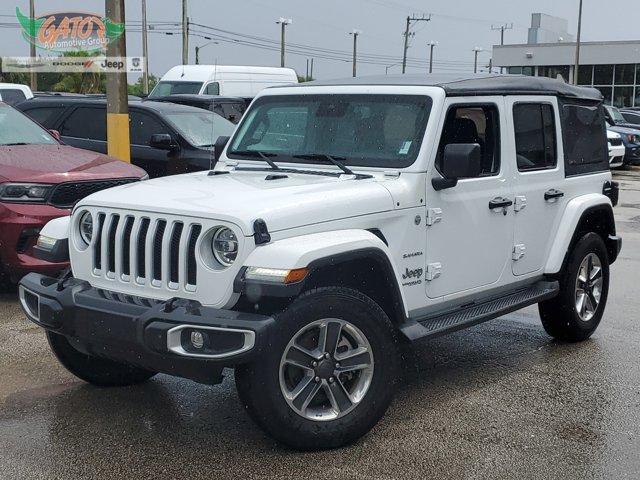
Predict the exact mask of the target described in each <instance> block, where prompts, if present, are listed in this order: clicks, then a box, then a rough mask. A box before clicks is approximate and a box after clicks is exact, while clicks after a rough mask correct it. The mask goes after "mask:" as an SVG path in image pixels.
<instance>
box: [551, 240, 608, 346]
mask: <svg viewBox="0 0 640 480" xmlns="http://www.w3.org/2000/svg"><path fill="white" fill-rule="evenodd" d="M608 292H609V258H608V254H607V249H606V246H605V244H604V241H603V240H602V238H601V237H600V235H598V234H596V233H588V234H586V235H584V236H583V237H582V238H581V239H580V240H579V241H578V242H577V243H576V245H575V247H574V248H573V251H572V252H571V253H570V254H569V259H568V262H567V265H566V268H565V271H564V272H563V274H562V276H561V278H560V293H559V294H558V296H557V297H556V298H554V299H551V300H548V301H546V302H542V303H540V305H539V310H540V317H541V319H542V325H543V326H544V329H545V330H546V331H547V333H548V334H549V335H551V336H552V337H554V338H557V339H558V340H564V341H569V342H579V341H582V340H586V339H588V338H589V337H590V336H591V335H592V334H593V332H594V331H595V330H596V328H598V325H599V324H600V321H601V320H602V315H603V314H604V309H605V305H606V303H607V296H608Z"/></svg>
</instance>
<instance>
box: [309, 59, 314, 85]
mask: <svg viewBox="0 0 640 480" xmlns="http://www.w3.org/2000/svg"><path fill="white" fill-rule="evenodd" d="M309 77H310V78H309V79H310V80H313V58H312V59H311V69H310V70H309Z"/></svg>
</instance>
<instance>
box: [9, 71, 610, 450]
mask: <svg viewBox="0 0 640 480" xmlns="http://www.w3.org/2000/svg"><path fill="white" fill-rule="evenodd" d="M217 152H218V154H220V155H221V161H220V162H218V164H217V165H216V169H215V171H213V172H209V173H195V174H191V175H180V176H176V177H172V178H160V179H155V180H151V181H148V182H142V183H141V184H139V185H136V186H133V187H128V188H118V189H115V190H109V191H106V192H100V193H97V194H94V195H92V196H90V197H89V198H87V199H85V200H83V201H82V202H81V203H80V204H79V205H78V206H77V207H76V209H75V210H74V214H73V217H72V218H71V219H70V220H69V221H68V226H67V228H66V229H59V231H60V232H62V234H61V235H59V236H58V237H48V238H49V240H50V241H49V242H48V243H50V244H51V245H56V244H58V243H64V242H65V241H66V242H67V243H68V245H69V249H70V255H71V261H72V265H73V276H71V275H69V276H68V278H66V279H65V280H63V281H61V282H58V281H55V280H53V279H50V278H46V277H43V276H42V275H34V274H32V275H29V276H27V277H25V278H24V279H23V280H22V282H21V289H20V295H21V299H22V306H23V309H24V311H25V313H26V315H27V316H28V318H29V319H31V320H32V321H33V322H34V323H35V324H37V325H39V326H40V327H42V328H44V329H45V330H46V331H47V335H48V338H49V344H50V345H51V348H52V350H53V352H54V353H55V354H56V356H57V357H58V358H60V359H61V360H62V364H63V365H64V366H65V367H66V368H67V369H68V370H69V371H70V372H72V373H73V374H75V375H76V376H77V377H79V378H81V379H83V380H85V381H87V382H89V383H93V384H96V385H101V386H123V385H132V384H137V383H141V382H144V381H146V380H148V379H149V378H151V377H153V376H154V375H155V374H156V373H157V372H164V373H168V374H171V375H177V376H181V377H186V378H191V379H194V380H197V381H200V382H204V383H211V384H215V383H219V382H220V381H222V373H223V370H224V369H225V368H226V367H231V368H235V382H236V385H237V388H238V392H239V397H240V400H241V402H242V403H243V405H244V407H245V409H246V410H247V411H248V413H249V414H250V416H251V417H252V418H253V419H254V420H255V421H256V422H257V423H258V424H259V425H260V426H261V427H262V428H263V429H264V430H266V431H267V432H268V433H269V434H270V435H272V436H273V437H275V438H276V439H278V440H279V441H281V442H283V443H285V444H287V445H289V446H291V447H293V448H297V449H323V448H335V447H339V446H342V445H345V444H348V443H351V442H353V441H355V440H356V439H358V438H360V437H361V436H362V435H364V434H366V433H367V432H368V431H369V430H370V429H371V428H372V427H373V426H374V425H375V424H376V422H377V421H378V420H379V419H380V418H381V417H382V416H383V415H384V413H385V411H386V409H387V407H388V406H389V404H390V402H391V399H392V397H393V393H394V390H395V387H396V385H397V384H398V383H399V382H401V381H402V378H403V375H402V373H401V371H400V367H401V355H400V344H407V343H410V342H415V341H417V340H424V339H429V338H434V337H437V336H439V335H443V334H446V333H450V332H454V331H457V330H459V329H461V328H465V327H470V326H474V325H477V324H479V323H481V322H484V321H487V320H490V319H494V318H497V317H500V316H502V315H504V314H506V313H509V312H512V311H515V310H518V309H520V308H523V307H526V306H529V305H535V304H539V310H540V314H541V318H542V326H543V327H544V329H545V330H546V331H547V332H548V333H549V334H550V335H551V336H553V337H555V338H557V339H560V340H562V341H565V342H567V341H568V342H579V341H583V340H586V339H588V338H589V337H590V336H591V335H592V334H593V332H594V331H595V330H596V328H597V327H598V325H599V323H600V321H601V320H602V318H603V314H604V309H605V305H606V303H607V295H608V289H609V265H610V264H611V263H613V262H614V261H615V260H616V258H617V256H618V253H619V252H620V249H621V242H622V240H621V238H620V237H619V236H617V235H616V228H615V223H614V216H613V205H615V203H616V202H617V192H618V189H617V184H615V183H613V182H612V181H611V172H610V170H609V161H608V158H607V145H606V132H605V121H604V114H603V110H602V95H601V94H600V92H598V91H597V90H595V89H591V88H581V87H575V86H572V85H567V84H566V83H564V82H562V81H558V80H551V79H543V78H535V79H533V78H528V77H521V76H499V77H496V78H492V77H485V78H472V79H468V78H458V79H455V80H453V79H451V78H450V77H449V78H447V79H440V80H439V79H438V78H437V77H434V76H424V75H423V76H416V77H410V76H398V77H391V76H388V77H387V76H382V78H380V77H376V78H371V79H368V78H366V77H360V78H356V79H349V80H344V81H334V82H328V83H312V84H311V85H305V86H296V87H290V88H287V87H284V88H275V89H266V90H265V91H264V92H262V93H261V94H260V95H259V96H258V97H257V98H256V100H255V101H254V102H253V103H252V104H251V106H250V107H249V110H248V111H247V113H246V115H245V118H244V120H243V121H242V124H241V126H240V128H239V129H238V130H237V131H236V132H235V134H234V136H233V138H232V139H231V140H230V141H229V143H228V146H227V148H226V150H224V151H223V152H221V151H220V150H218V151H217ZM561 152H562V154H561ZM525 207H526V208H525ZM97 232H124V233H122V234H118V235H112V234H111V233H106V234H105V233H103V234H102V235H100V234H98V233H97ZM52 234H53V233H52ZM131 252H133V253H132V254H131V255H129V254H130V253H131ZM106 320H108V321H106ZM79 326H82V328H79ZM454 343H455V342H454ZM454 343H452V344H451V345H453V344H454ZM98 353H99V355H97V354H98ZM580 368H582V366H581V367H580ZM213 410H214V409H213ZM203 421H204V420H203Z"/></svg>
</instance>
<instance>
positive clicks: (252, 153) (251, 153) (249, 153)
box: [229, 150, 280, 170]
mask: <svg viewBox="0 0 640 480" xmlns="http://www.w3.org/2000/svg"><path fill="white" fill-rule="evenodd" d="M229 153H231V154H232V155H238V156H240V157H254V158H261V159H262V160H264V161H265V162H267V163H268V164H269V166H270V167H271V168H272V169H274V170H280V167H279V166H278V165H276V164H275V162H274V161H273V160H271V159H270V158H269V157H275V156H276V154H275V153H269V152H261V151H260V150H240V151H239V152H238V151H234V152H229Z"/></svg>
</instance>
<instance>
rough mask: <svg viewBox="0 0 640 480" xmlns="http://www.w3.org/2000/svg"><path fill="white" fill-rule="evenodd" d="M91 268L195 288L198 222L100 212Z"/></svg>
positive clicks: (122, 278) (125, 278)
mask: <svg viewBox="0 0 640 480" xmlns="http://www.w3.org/2000/svg"><path fill="white" fill-rule="evenodd" d="M94 218H95V220H94V221H95V222H96V225H95V236H96V238H95V240H94V242H93V244H92V248H93V252H92V254H93V258H92V260H93V273H94V275H99V276H102V277H106V278H109V279H112V280H116V281H118V282H124V283H129V284H132V285H140V286H145V285H146V286H153V287H163V288H168V289H169V290H175V291H179V290H183V291H188V292H195V290H196V284H197V265H196V245H197V241H198V238H199V237H200V235H201V233H202V225H200V224H198V223H193V222H188V221H182V220H171V219H167V218H149V217H145V216H135V215H131V214H124V213H105V212H100V213H98V214H97V217H94Z"/></svg>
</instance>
